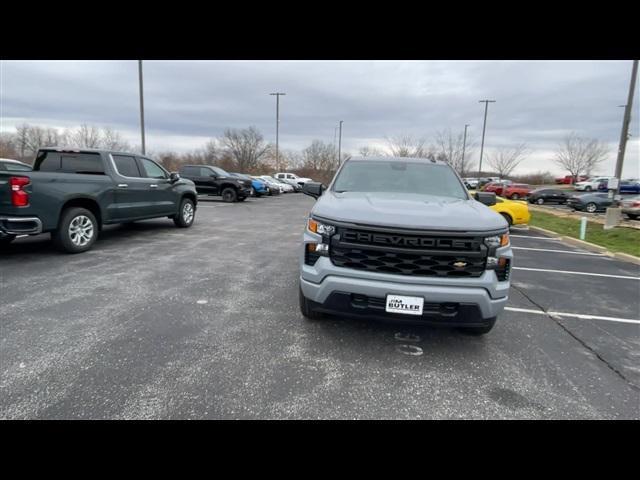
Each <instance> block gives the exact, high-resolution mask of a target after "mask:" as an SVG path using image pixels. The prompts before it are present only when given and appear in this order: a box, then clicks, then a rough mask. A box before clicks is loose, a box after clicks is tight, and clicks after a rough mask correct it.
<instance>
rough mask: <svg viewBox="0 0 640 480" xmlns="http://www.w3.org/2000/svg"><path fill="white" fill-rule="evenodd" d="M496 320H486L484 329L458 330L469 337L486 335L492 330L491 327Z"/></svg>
mask: <svg viewBox="0 0 640 480" xmlns="http://www.w3.org/2000/svg"><path fill="white" fill-rule="evenodd" d="M496 318H497V317H493V318H489V319H488V320H486V322H487V324H486V325H485V326H484V327H466V328H461V329H460V330H461V331H462V332H463V333H466V334H469V335H484V334H486V333H489V332H490V331H491V329H492V328H493V326H494V325H495V324H496Z"/></svg>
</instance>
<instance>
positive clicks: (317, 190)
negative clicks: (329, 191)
mask: <svg viewBox="0 0 640 480" xmlns="http://www.w3.org/2000/svg"><path fill="white" fill-rule="evenodd" d="M325 188H326V187H325V186H324V185H323V184H321V183H320V182H307V183H305V184H304V185H302V193H304V194H305V195H309V196H310V197H313V198H319V197H320V196H321V195H322V192H323V191H324V190H325Z"/></svg>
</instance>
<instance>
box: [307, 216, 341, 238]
mask: <svg viewBox="0 0 640 480" xmlns="http://www.w3.org/2000/svg"><path fill="white" fill-rule="evenodd" d="M307 228H308V229H309V230H310V231H312V232H313V233H317V234H319V235H326V236H328V237H330V236H331V235H333V234H334V233H336V227H334V226H333V225H325V224H324V223H320V222H318V221H317V220H314V219H313V218H309V220H308V221H307Z"/></svg>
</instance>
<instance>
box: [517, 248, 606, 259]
mask: <svg viewBox="0 0 640 480" xmlns="http://www.w3.org/2000/svg"><path fill="white" fill-rule="evenodd" d="M511 249H512V250H532V251H534V252H553V253H570V254H571V255H591V256H592V257H607V256H608V255H605V254H604V253H589V252H574V251H571V250H556V249H552V248H529V247H511Z"/></svg>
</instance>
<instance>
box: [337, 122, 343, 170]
mask: <svg viewBox="0 0 640 480" xmlns="http://www.w3.org/2000/svg"><path fill="white" fill-rule="evenodd" d="M342 122H343V120H340V134H339V135H338V165H340V164H341V163H342Z"/></svg>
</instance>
